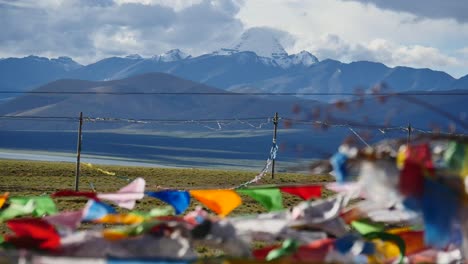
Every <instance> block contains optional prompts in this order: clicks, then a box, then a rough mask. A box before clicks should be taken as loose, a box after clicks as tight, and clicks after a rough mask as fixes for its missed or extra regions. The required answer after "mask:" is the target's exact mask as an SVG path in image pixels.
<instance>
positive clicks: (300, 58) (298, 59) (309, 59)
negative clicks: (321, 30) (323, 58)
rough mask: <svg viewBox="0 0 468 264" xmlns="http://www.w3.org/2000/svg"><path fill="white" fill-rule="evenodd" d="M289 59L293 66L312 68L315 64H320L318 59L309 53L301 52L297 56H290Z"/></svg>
mask: <svg viewBox="0 0 468 264" xmlns="http://www.w3.org/2000/svg"><path fill="white" fill-rule="evenodd" d="M289 58H290V59H291V63H292V64H293V65H300V64H302V65H304V66H310V65H312V64H314V63H317V62H319V60H318V59H317V57H315V56H314V55H312V54H310V52H308V51H305V50H303V51H301V52H299V53H297V54H293V55H289Z"/></svg>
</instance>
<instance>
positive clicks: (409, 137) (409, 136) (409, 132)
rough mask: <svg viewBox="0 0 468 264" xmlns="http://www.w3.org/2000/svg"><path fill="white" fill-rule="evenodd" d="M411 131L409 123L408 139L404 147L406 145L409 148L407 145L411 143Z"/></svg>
mask: <svg viewBox="0 0 468 264" xmlns="http://www.w3.org/2000/svg"><path fill="white" fill-rule="evenodd" d="M411 130H412V128H411V123H408V138H407V140H406V145H408V146H409V144H410V142H411Z"/></svg>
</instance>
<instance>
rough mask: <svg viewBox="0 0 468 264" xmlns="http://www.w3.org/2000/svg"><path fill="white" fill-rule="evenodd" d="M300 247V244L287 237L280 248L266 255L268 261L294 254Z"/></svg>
mask: <svg viewBox="0 0 468 264" xmlns="http://www.w3.org/2000/svg"><path fill="white" fill-rule="evenodd" d="M298 248H299V244H298V243H297V242H296V241H294V240H292V239H287V240H285V241H284V242H283V244H282V245H281V247H280V248H277V249H274V250H272V251H270V252H269V253H268V255H267V256H266V260H267V261H271V260H275V259H279V258H282V257H284V256H288V255H292V254H293V253H294V252H296V250H297V249H298Z"/></svg>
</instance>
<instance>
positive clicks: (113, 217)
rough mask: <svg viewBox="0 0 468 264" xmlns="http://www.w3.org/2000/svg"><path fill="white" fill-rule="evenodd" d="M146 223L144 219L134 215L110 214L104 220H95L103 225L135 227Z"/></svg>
mask: <svg viewBox="0 0 468 264" xmlns="http://www.w3.org/2000/svg"><path fill="white" fill-rule="evenodd" d="M143 221H144V218H143V217H142V216H139V215H134V214H108V215H105V216H104V217H102V218H99V219H97V220H95V221H94V222H96V223H101V224H122V225H133V224H139V223H141V222H143Z"/></svg>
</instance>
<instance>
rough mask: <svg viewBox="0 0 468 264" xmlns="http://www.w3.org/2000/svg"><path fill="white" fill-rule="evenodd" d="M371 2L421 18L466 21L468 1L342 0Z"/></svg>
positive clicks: (467, 17) (467, 18)
mask: <svg viewBox="0 0 468 264" xmlns="http://www.w3.org/2000/svg"><path fill="white" fill-rule="evenodd" d="M342 1H356V2H361V3H365V4H372V5H375V6H377V7H379V8H383V9H388V10H394V11H397V12H407V13H412V14H414V15H417V16H418V17H422V18H434V19H444V18H450V19H455V20H457V21H459V22H461V23H467V22H468V15H467V14H468V3H467V2H466V0H411V1H408V0H391V1H388V0H342Z"/></svg>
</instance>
